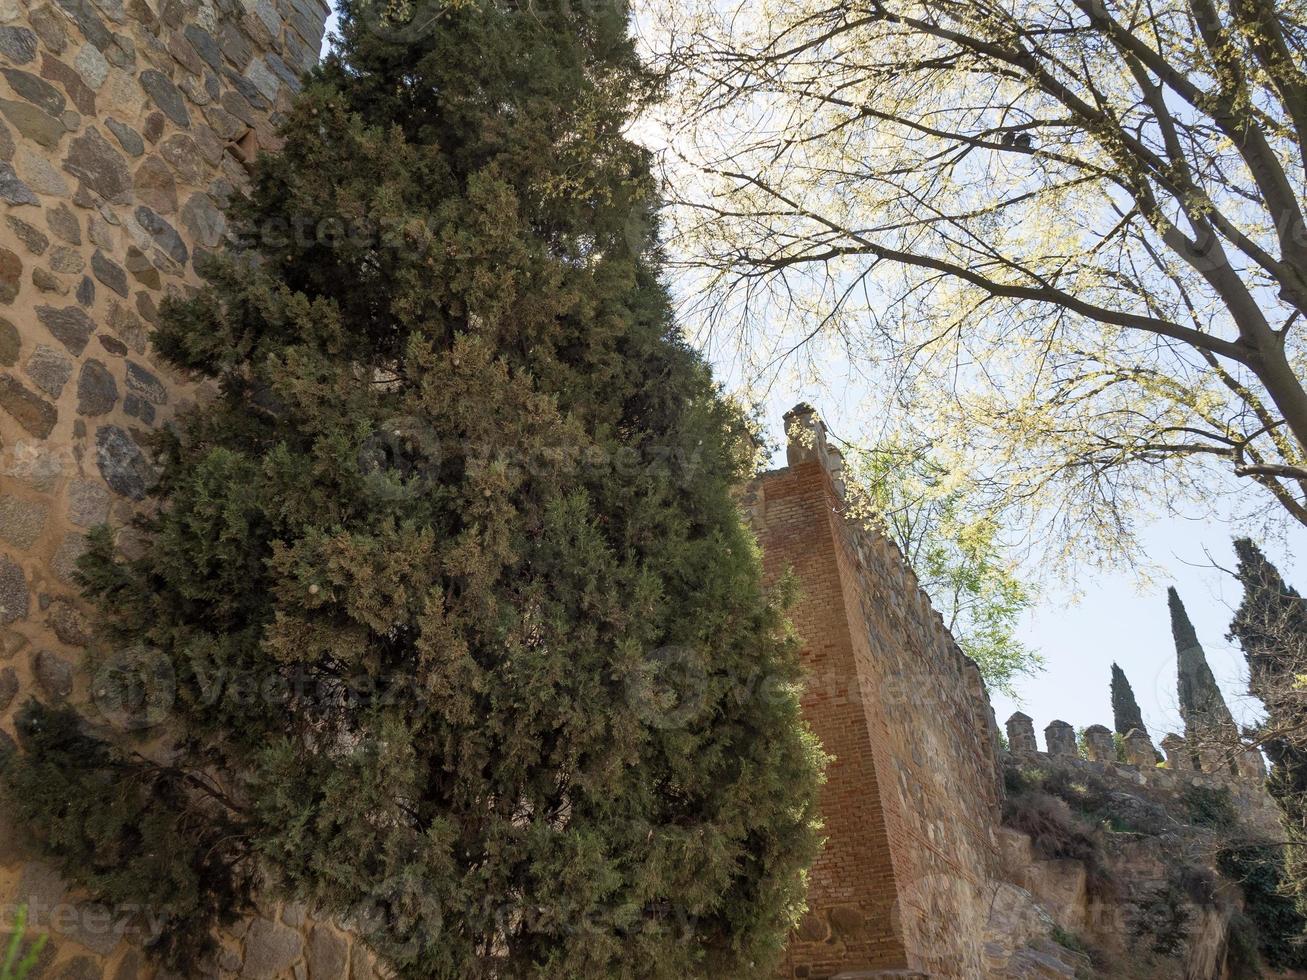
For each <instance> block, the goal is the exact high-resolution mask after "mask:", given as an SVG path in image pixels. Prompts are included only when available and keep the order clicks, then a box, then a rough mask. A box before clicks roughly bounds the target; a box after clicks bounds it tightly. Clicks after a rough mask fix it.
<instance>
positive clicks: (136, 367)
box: [0, 0, 372, 980]
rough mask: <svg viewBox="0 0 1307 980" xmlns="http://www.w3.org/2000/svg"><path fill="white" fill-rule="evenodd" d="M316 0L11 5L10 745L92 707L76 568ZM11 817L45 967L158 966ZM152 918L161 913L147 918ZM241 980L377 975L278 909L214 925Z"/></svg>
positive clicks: (173, 395)
mask: <svg viewBox="0 0 1307 980" xmlns="http://www.w3.org/2000/svg"><path fill="white" fill-rule="evenodd" d="M327 14H328V8H327V4H326V2H325V0H0V738H4V739H7V738H9V737H11V735H12V732H13V714H14V712H15V711H16V710H17V708H18V707H19V705H21V704H22V703H23V702H24V701H25V700H26V699H27V698H28V697H29V696H36V697H39V698H42V699H45V700H48V701H62V700H69V699H71V700H73V701H75V702H78V703H81V704H83V705H85V706H87V707H88V710H90V711H91V712H92V713H93V712H94V708H93V705H87V702H88V701H89V700H91V698H90V688H91V685H90V679H89V678H87V677H85V676H83V675H82V674H81V672H80V671H79V670H78V666H79V664H80V662H81V656H82V651H83V647H84V645H85V644H86V643H87V642H88V640H89V634H88V627H87V621H86V619H85V617H84V615H83V610H82V609H81V607H80V601H79V599H78V596H77V589H76V587H75V586H74V585H73V583H72V580H71V575H72V572H73V569H74V563H75V561H76V559H77V556H78V555H79V554H80V553H81V551H82V550H83V547H84V544H83V535H84V534H85V532H86V530H87V529H88V528H90V527H91V526H93V525H96V524H99V523H101V522H104V521H106V520H108V521H110V522H111V523H113V524H115V525H119V526H121V525H123V524H125V522H126V521H127V520H128V519H129V517H130V516H131V515H132V513H133V512H134V509H135V507H136V506H137V504H138V501H140V500H141V499H142V497H143V496H144V493H145V489H146V486H147V484H148V481H149V479H150V477H151V473H150V467H149V465H148V462H147V460H146V458H145V456H144V454H143V453H142V451H141V449H140V445H139V443H140V442H141V439H142V437H143V436H144V434H146V433H148V432H149V431H151V430H152V429H155V428H157V427H158V426H160V425H162V424H164V423H165V422H167V421H168V419H169V418H170V417H171V416H172V414H173V413H174V412H175V411H176V410H177V408H178V407H179V406H180V405H182V404H184V403H185V402H186V400H187V399H188V398H190V397H192V396H193V394H194V393H193V392H192V391H190V390H189V388H188V385H187V384H186V383H185V381H184V379H182V378H178V377H175V376H173V375H171V374H170V373H169V372H168V371H166V370H165V369H162V368H161V367H160V366H159V365H158V364H157V363H156V362H155V360H154V359H153V358H152V356H151V352H150V349H149V344H148V341H147V335H148V331H149V329H150V324H151V323H152V322H153V321H154V320H155V319H156V317H157V310H158V308H159V304H160V302H161V300H162V299H163V297H165V296H166V295H168V294H170V293H174V292H178V291H182V290H185V289H186V288H188V287H189V286H192V285H194V284H196V283H198V281H199V280H198V278H197V277H196V274H195V259H196V257H197V256H198V255H200V254H201V253H202V252H203V251H204V250H205V249H213V248H216V247H217V246H218V245H219V244H220V243H221V241H222V239H223V237H224V234H225V231H226V226H225V222H224V219H223V217H222V213H221V208H222V205H223V203H224V202H225V201H226V200H227V199H228V197H229V196H230V195H231V194H232V193H233V191H235V190H236V189H238V188H240V187H241V186H242V185H244V184H245V183H246V181H247V179H248V174H247V170H246V164H247V163H248V162H249V161H250V160H251V159H252V158H253V156H254V155H255V154H256V153H257V152H259V150H260V149H270V148H274V147H275V146H276V136H275V131H276V126H277V123H278V118H279V113H280V112H283V111H284V110H285V109H286V107H287V106H288V105H289V101H290V99H291V98H292V96H293V95H294V93H295V91H296V90H297V89H298V87H299V82H298V78H299V76H300V75H301V73H302V72H303V71H305V70H306V69H307V68H309V67H310V66H312V65H313V64H314V63H315V62H316V61H317V58H318V54H319V51H320V49H321V44H322V36H323V29H324V25H325V22H326V18H327ZM29 855H30V850H28V849H27V848H25V847H24V846H23V840H22V836H21V834H19V833H18V832H17V831H16V830H15V829H14V828H11V827H7V826H3V825H0V931H3V929H4V928H7V927H8V923H9V920H10V918H11V916H12V913H13V910H14V907H15V906H16V905H17V904H19V903H25V904H27V905H28V906H29V909H30V916H31V920H32V923H33V927H34V929H35V931H37V932H48V933H50V935H51V942H50V944H49V945H48V946H47V950H46V953H45V955H44V957H43V960H42V965H41V969H40V971H38V975H40V976H50V977H67V978H93V977H94V978H98V977H112V978H116V980H129V978H135V977H138V976H148V975H150V972H151V970H152V968H151V967H150V966H149V965H148V963H147V961H146V959H145V958H144V957H143V956H142V954H141V952H140V950H139V948H138V947H139V940H140V939H141V938H142V936H143V933H142V929H143V928H144V927H143V926H142V921H141V920H138V921H132V920H131V919H130V917H129V916H126V915H124V914H122V913H121V912H119V913H114V914H110V913H109V912H108V911H107V910H104V909H99V908H96V907H94V906H89V905H86V904H85V903H82V902H79V901H78V896H77V895H76V894H75V893H70V892H69V891H68V890H67V887H66V886H65V885H64V883H63V882H61V881H60V879H59V877H58V875H56V874H55V873H54V872H53V870H52V869H50V868H49V867H48V866H46V865H44V864H42V863H40V862H37V861H34V860H32V859H31V858H30V856H29ZM147 918H148V916H147ZM223 943H224V945H223V952H222V955H221V957H220V965H221V968H222V973H223V974H225V975H231V976H236V975H240V976H286V977H292V976H294V977H299V978H304V977H311V978H312V980H321V978H334V980H339V978H344V977H346V976H348V975H349V971H350V970H351V963H350V960H351V956H353V958H354V960H355V963H354V966H353V967H352V968H353V970H354V976H357V977H362V976H369V975H371V972H372V971H371V967H370V958H369V957H368V956H367V954H366V953H364V952H363V951H362V950H361V948H360V949H358V950H357V951H353V952H352V950H351V944H350V941H349V939H348V937H347V936H346V935H345V934H344V933H343V932H341V931H340V930H338V929H336V928H335V927H334V926H331V925H328V924H318V925H315V924H314V923H313V922H312V921H311V920H310V919H309V918H308V917H307V916H306V915H305V914H304V912H303V911H302V910H299V909H295V908H290V909H284V910H283V909H276V908H273V909H269V910H267V914H266V915H264V916H261V917H256V918H253V919H251V920H249V921H247V922H245V923H244V924H242V926H241V927H240V928H239V929H237V930H235V931H234V932H232V933H231V934H230V935H227V936H225V937H224V938H223Z"/></svg>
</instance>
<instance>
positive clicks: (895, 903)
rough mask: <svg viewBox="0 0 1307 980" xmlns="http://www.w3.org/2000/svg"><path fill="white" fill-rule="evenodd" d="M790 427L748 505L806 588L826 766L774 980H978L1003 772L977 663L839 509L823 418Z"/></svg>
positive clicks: (814, 719)
mask: <svg viewBox="0 0 1307 980" xmlns="http://www.w3.org/2000/svg"><path fill="white" fill-rule="evenodd" d="M787 421H788V422H789V423H790V428H791V443H790V448H789V459H790V465H789V466H788V467H787V468H785V469H783V470H779V471H776V472H773V473H768V474H766V475H764V476H763V477H761V478H760V479H759V481H758V482H757V483H756V485H755V487H754V488H753V493H752V496H751V498H750V504H751V508H752V513H753V519H754V523H755V527H756V528H757V532H758V535H759V540H760V543H761V544H762V547H763V553H764V556H765V563H766V569H767V573H768V575H769V576H771V577H775V576H777V575H780V574H782V573H783V572H784V571H785V570H786V569H793V571H794V573H795V574H796V575H797V577H798V580H799V583H800V590H801V595H800V599H799V601H798V604H797V606H796V608H795V609H794V610H793V613H792V616H793V619H794V623H795V627H796V629H797V631H798V633H799V635H800V637H801V638H802V639H803V642H804V653H803V657H804V664H805V667H806V671H807V675H808V689H807V693H806V695H805V701H804V707H805V711H806V714H807V718H808V721H809V724H810V725H811V726H812V727H813V729H814V731H815V732H816V734H817V735H818V737H819V738H820V739H821V741H822V744H823V745H824V746H825V748H826V751H827V752H828V753H830V754H831V755H833V756H835V761H834V763H833V765H832V766H831V769H830V770H829V774H828V781H827V783H826V786H825V787H824V789H823V795H822V813H823V816H824V818H825V821H826V835H827V844H826V847H825V849H824V851H823V853H822V855H821V857H820V859H819V861H818V863H817V866H816V868H815V869H814V872H813V876H812V883H811V889H810V893H809V901H808V905H809V913H808V915H807V916H806V917H805V919H804V921H803V923H802V925H801V926H800V928H799V930H798V932H797V934H796V935H795V936H794V937H793V938H792V940H791V943H790V946H789V951H788V953H787V958H786V962H785V966H784V970H783V975H784V976H787V977H812V978H819V977H828V976H832V975H834V974H836V973H839V972H841V971H849V970H860V969H862V970H865V969H878V968H879V969H888V968H902V969H913V970H919V971H922V972H925V973H929V974H931V975H935V976H940V977H959V978H961V977H975V976H980V975H982V973H983V967H982V960H981V954H982V947H983V942H984V939H983V937H984V931H985V923H986V920H987V917H988V896H989V894H990V887H989V883H990V880H991V876H992V875H993V874H994V872H995V869H996V863H997V845H996V840H995V836H994V835H995V831H996V828H997V825H998V818H999V813H998V809H999V792H1000V791H999V783H1000V774H999V768H998V762H997V756H996V751H995V749H996V728H995V726H994V723H993V718H992V712H991V710H990V707H989V701H988V697H987V695H986V693H985V690H984V686H983V684H982V682H981V679H980V674H979V671H978V670H977V669H976V666H975V664H974V663H972V662H971V661H970V660H968V659H967V658H966V657H965V656H963V655H962V653H961V651H959V650H958V648H957V646H956V644H954V642H953V640H952V638H951V637H950V636H949V634H948V631H947V630H946V629H945V628H944V626H943V623H942V622H941V621H940V618H939V615H938V614H937V613H936V612H934V610H933V609H931V607H930V604H929V601H928V600H927V599H926V597H925V595H924V593H922V592H921V590H920V589H919V588H918V587H917V583H916V580H915V578H914V577H913V575H912V573H911V572H910V571H909V570H908V569H907V568H906V566H905V565H904V563H903V560H902V557H901V556H900V555H899V553H898V551H897V549H896V548H895V547H894V546H893V545H892V544H890V543H889V542H888V541H887V540H885V539H884V538H883V537H881V536H880V535H878V534H876V533H874V532H872V531H870V530H869V529H867V528H865V527H863V526H861V525H859V524H856V523H854V522H851V521H849V520H846V519H845V517H844V516H843V514H842V503H841V490H840V485H839V461H838V454H836V453H833V452H832V451H831V450H829V449H828V448H827V447H826V445H825V441H824V432H823V428H822V426H821V423H820V420H818V419H816V418H815V416H812V415H810V414H809V413H807V412H799V413H798V414H797V415H796V414H795V413H791V415H790V416H789V417H787Z"/></svg>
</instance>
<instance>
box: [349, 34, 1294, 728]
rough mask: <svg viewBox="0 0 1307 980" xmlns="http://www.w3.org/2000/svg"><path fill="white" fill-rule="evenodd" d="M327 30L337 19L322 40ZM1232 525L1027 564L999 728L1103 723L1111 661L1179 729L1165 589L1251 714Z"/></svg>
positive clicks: (819, 402) (826, 402)
mask: <svg viewBox="0 0 1307 980" xmlns="http://www.w3.org/2000/svg"><path fill="white" fill-rule="evenodd" d="M334 26H335V16H334V15H333V16H332V18H331V19H330V20H329V22H328V32H329V33H328V37H330V31H331V30H332V29H333V28H334ZM327 43H328V42H327V41H324V51H325V50H326V45H327ZM709 359H710V360H712V361H713V362H714V367H715V368H716V369H717V370H718V373H719V375H720V376H723V377H727V378H729V377H730V376H731V375H732V374H733V373H734V372H735V367H736V365H735V364H734V363H733V362H732V359H731V355H730V353H729V352H721V353H720V354H718V353H716V352H712V351H710V352H709ZM800 401H808V402H811V403H812V404H813V405H814V406H815V407H816V408H817V410H818V411H819V412H820V413H821V414H822V416H823V417H824V418H825V419H826V420H827V422H828V423H829V424H830V425H831V426H832V428H833V429H834V430H835V431H837V432H838V431H840V427H842V426H848V427H852V428H854V429H857V428H860V426H858V420H857V419H856V418H850V417H849V413H850V412H851V411H854V410H856V406H859V405H865V401H864V400H863V399H862V398H861V397H860V396H857V395H854V394H852V393H851V391H842V390H841V388H840V387H839V385H838V384H836V385H829V384H828V385H824V386H822V388H821V389H816V388H805V387H803V386H801V385H796V386H795V390H793V391H788V390H773V391H772V392H771V396H770V398H769V399H768V415H769V419H768V421H769V423H770V426H771V429H772V433H773V436H776V435H778V434H779V433H780V431H781V419H780V415H781V413H782V412H783V411H784V410H785V409H787V408H789V407H790V406H792V405H794V404H795V403H797V402H800ZM1234 533H1236V529H1234V528H1232V527H1231V526H1230V525H1228V524H1226V523H1222V522H1218V521H1210V520H1209V521H1196V520H1186V519H1184V518H1181V517H1169V518H1165V519H1159V520H1156V521H1154V522H1152V523H1148V524H1146V525H1144V526H1143V527H1142V528H1141V534H1140V537H1141V539H1142V541H1143V545H1144V549H1143V550H1144V552H1145V553H1146V554H1147V556H1148V557H1149V558H1150V559H1151V561H1152V563H1153V565H1154V566H1157V568H1158V569H1159V570H1158V571H1155V572H1154V573H1153V575H1152V577H1151V579H1150V580H1148V581H1141V579H1140V577H1139V576H1138V575H1136V574H1135V573H1134V572H1132V571H1130V570H1125V569H1122V570H1118V571H1114V572H1108V573H1101V574H1097V575H1085V576H1083V577H1081V578H1080V579H1079V580H1078V581H1077V583H1076V594H1075V595H1074V596H1073V595H1070V594H1069V593H1068V591H1067V590H1066V589H1065V587H1062V586H1060V585H1058V584H1057V582H1056V581H1055V580H1054V578H1053V576H1051V575H1050V576H1045V575H1043V574H1041V570H1040V569H1038V568H1028V569H1026V575H1027V576H1028V577H1029V579H1030V580H1031V581H1032V583H1033V584H1034V585H1036V586H1039V587H1041V588H1040V591H1041V594H1042V597H1041V601H1040V602H1039V604H1038V605H1037V606H1036V607H1035V608H1034V609H1032V610H1031V611H1030V612H1029V613H1028V614H1027V615H1026V616H1025V617H1024V618H1023V620H1022V622H1021V624H1020V627H1019V630H1018V639H1020V640H1022V641H1024V642H1025V643H1026V644H1028V645H1029V646H1031V647H1032V648H1034V649H1035V650H1037V651H1038V652H1039V653H1041V654H1042V655H1043V657H1044V659H1045V661H1046V666H1045V669H1044V670H1043V671H1042V672H1040V673H1039V674H1037V675H1036V676H1034V677H1028V678H1021V679H1019V680H1018V681H1017V683H1016V687H1017V695H1018V696H1017V698H1016V699H1013V698H1010V697H1007V696H1004V695H1002V694H1000V693H998V692H992V693H991V700H992V701H993V704H994V712H995V714H996V716H997V717H998V721H999V724H1000V725H1001V724H1002V723H1003V721H1004V720H1006V719H1007V717H1008V716H1009V715H1011V714H1012V712H1014V711H1017V710H1022V711H1024V712H1025V713H1026V714H1028V715H1030V716H1031V717H1032V718H1033V719H1034V721H1035V729H1036V731H1037V733H1039V735H1038V737H1039V739H1040V742H1041V745H1042V743H1043V734H1042V733H1043V729H1044V727H1045V726H1046V725H1047V724H1048V723H1049V722H1050V721H1053V720H1054V719H1059V720H1062V721H1066V722H1069V723H1070V724H1072V725H1073V726H1075V727H1076V728H1082V727H1087V726H1089V725H1093V724H1104V725H1107V726H1108V727H1111V724H1112V709H1111V702H1110V699H1109V694H1108V684H1109V680H1110V670H1111V665H1112V663H1113V662H1115V663H1117V664H1118V665H1119V666H1120V667H1121V668H1122V669H1123V670H1124V671H1125V672H1126V676H1127V677H1128V678H1129V679H1130V683H1131V685H1132V687H1133V688H1134V692H1135V697H1136V699H1137V700H1138V702H1139V706H1140V709H1141V711H1142V712H1143V716H1144V722H1145V724H1146V725H1147V726H1148V728H1149V731H1150V734H1151V735H1152V737H1153V741H1154V744H1156V743H1157V742H1159V741H1160V740H1161V738H1162V736H1163V735H1164V734H1166V732H1168V731H1182V730H1183V729H1182V725H1181V722H1180V715H1179V711H1178V709H1177V700H1176V687H1175V685H1176V659H1175V646H1174V644H1173V643H1172V640H1171V628H1170V618H1169V615H1168V612H1167V604H1166V589H1167V586H1170V585H1173V586H1175V587H1176V589H1177V590H1178V592H1179V593H1180V598H1181V599H1182V600H1183V601H1184V603H1185V606H1186V608H1187V610H1188V613H1189V617H1190V619H1191V620H1192V621H1193V623H1194V626H1195V628H1196V629H1197V631H1198V638H1199V640H1200V641H1201V642H1202V644H1203V647H1204V650H1205V651H1206V653H1207V659H1208V662H1209V663H1210V664H1211V667H1212V671H1213V673H1214V674H1215V675H1216V679H1217V683H1218V684H1219V685H1220V687H1221V690H1222V691H1223V692H1224V694H1225V697H1226V701H1227V703H1228V704H1229V706H1230V710H1231V711H1232V712H1233V714H1234V716H1235V719H1236V720H1237V721H1239V722H1241V723H1250V722H1252V721H1254V720H1255V719H1256V717H1257V714H1258V711H1259V706H1258V705H1257V703H1256V701H1255V700H1253V699H1252V698H1250V697H1248V695H1247V671H1246V667H1245V664H1244V661H1243V656H1242V654H1241V653H1240V652H1239V650H1238V648H1237V646H1236V645H1234V644H1231V643H1229V642H1228V641H1227V640H1226V639H1225V634H1226V631H1227V630H1228V628H1229V623H1230V619H1231V617H1232V615H1233V612H1234V609H1235V607H1236V606H1237V605H1238V603H1239V599H1240V594H1241V593H1240V589H1239V587H1238V583H1237V582H1235V581H1234V580H1233V578H1232V577H1231V576H1230V575H1229V574H1228V572H1227V571H1225V570H1223V569H1231V568H1233V567H1234V564H1235V563H1234V555H1233V548H1232V546H1231V538H1232V536H1233V535H1234ZM1264 547H1265V550H1266V551H1267V554H1268V555H1269V557H1270V558H1271V560H1272V561H1273V562H1275V563H1276V564H1277V566H1278V567H1279V569H1280V571H1281V572H1282V573H1283V574H1284V576H1285V578H1286V579H1288V581H1289V582H1290V583H1291V584H1295V585H1297V586H1298V587H1299V589H1300V590H1302V589H1303V588H1304V587H1307V532H1302V533H1293V532H1291V534H1290V536H1289V538H1288V539H1287V541H1284V542H1278V543H1268V544H1265V546H1264ZM1298 556H1303V558H1302V559H1300V558H1299V557H1298ZM1218 566H1220V567H1218Z"/></svg>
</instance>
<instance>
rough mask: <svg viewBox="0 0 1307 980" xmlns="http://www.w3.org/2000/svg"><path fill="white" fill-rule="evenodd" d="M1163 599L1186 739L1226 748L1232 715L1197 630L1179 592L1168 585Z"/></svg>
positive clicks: (1233, 733)
mask: <svg viewBox="0 0 1307 980" xmlns="http://www.w3.org/2000/svg"><path fill="white" fill-rule="evenodd" d="M1166 599H1167V604H1168V606H1169V607H1170V610H1171V635H1172V637H1173V638H1174V639H1175V653H1176V662H1177V690H1178V692H1179V696H1180V715H1181V717H1183V718H1184V725H1185V739H1186V740H1187V741H1188V742H1189V744H1190V745H1193V746H1197V745H1199V744H1202V743H1208V744H1220V745H1224V746H1226V747H1227V748H1228V747H1229V745H1230V740H1231V739H1232V738H1234V737H1235V736H1236V734H1237V730H1236V729H1235V725H1234V717H1233V716H1232V715H1231V714H1230V709H1229V708H1228V707H1226V704H1225V698H1224V697H1223V696H1222V695H1221V689H1220V688H1219V687H1217V685H1216V677H1215V676H1214V675H1213V674H1212V668H1211V667H1210V666H1208V663H1207V655H1206V654H1205V653H1203V648H1202V644H1200V643H1199V642H1198V633H1197V631H1196V630H1195V629H1194V625H1193V623H1191V622H1190V621H1189V613H1188V612H1187V611H1186V610H1185V608H1184V603H1183V602H1181V601H1180V594H1179V593H1178V592H1176V591H1175V589H1174V588H1168V589H1167V590H1166Z"/></svg>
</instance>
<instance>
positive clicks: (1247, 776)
mask: <svg viewBox="0 0 1307 980" xmlns="http://www.w3.org/2000/svg"><path fill="white" fill-rule="evenodd" d="M1005 727H1006V729H1007V741H1008V751H1009V752H1011V753H1013V754H1014V755H1016V756H1020V757H1037V756H1048V757H1050V758H1056V759H1078V760H1080V761H1082V762H1084V763H1086V764H1088V765H1098V766H1112V767H1114V768H1120V767H1126V768H1129V769H1134V770H1137V771H1138V772H1139V773H1141V774H1143V775H1144V776H1145V777H1146V778H1152V774H1155V773H1159V772H1160V773H1167V774H1174V773H1186V774H1193V773H1199V774H1201V775H1203V776H1205V777H1209V778H1210V779H1211V780H1215V781H1218V782H1233V781H1243V782H1249V783H1255V784H1257V785H1258V786H1260V785H1261V783H1262V782H1263V781H1264V780H1265V779H1266V763H1265V762H1264V761H1263V759H1262V756H1261V753H1260V752H1258V751H1257V749H1255V748H1253V747H1252V746H1249V745H1246V744H1244V743H1242V742H1240V741H1238V740H1234V739H1232V740H1228V741H1226V742H1224V743H1223V744H1222V743H1217V742H1216V741H1214V740H1207V741H1205V742H1200V743H1199V745H1198V746H1197V747H1195V746H1191V745H1190V744H1189V743H1188V742H1187V741H1186V740H1185V739H1184V738H1182V737H1181V736H1179V735H1176V734H1174V733H1171V734H1168V735H1166V736H1165V737H1164V738H1163V739H1162V749H1163V751H1164V752H1165V753H1166V756H1165V758H1163V757H1162V755H1161V753H1159V752H1158V751H1157V750H1156V749H1155V748H1154V747H1153V742H1152V740H1151V739H1150V738H1149V737H1148V733H1147V732H1143V731H1140V730H1139V729H1137V728H1133V729H1131V730H1130V731H1129V732H1127V733H1126V734H1125V735H1117V734H1115V733H1113V731H1112V729H1110V728H1108V727H1107V726H1106V725H1090V726H1089V727H1088V728H1086V729H1085V730H1084V732H1083V733H1082V737H1080V738H1077V737H1076V732H1075V729H1074V728H1072V727H1071V725H1070V724H1068V723H1067V722H1065V721H1061V720H1054V721H1051V722H1049V723H1048V725H1047V726H1045V728H1044V746H1045V750H1044V751H1043V752H1041V751H1039V746H1038V743H1037V741H1036V739H1035V725H1034V721H1033V719H1031V717H1030V716H1029V715H1027V714H1025V713H1024V712H1021V711H1017V712H1015V713H1013V715H1012V716H1011V717H1010V718H1008V720H1007V722H1006V723H1005ZM1158 778H1162V779H1166V778H1168V777H1166V776H1162V777H1158Z"/></svg>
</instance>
